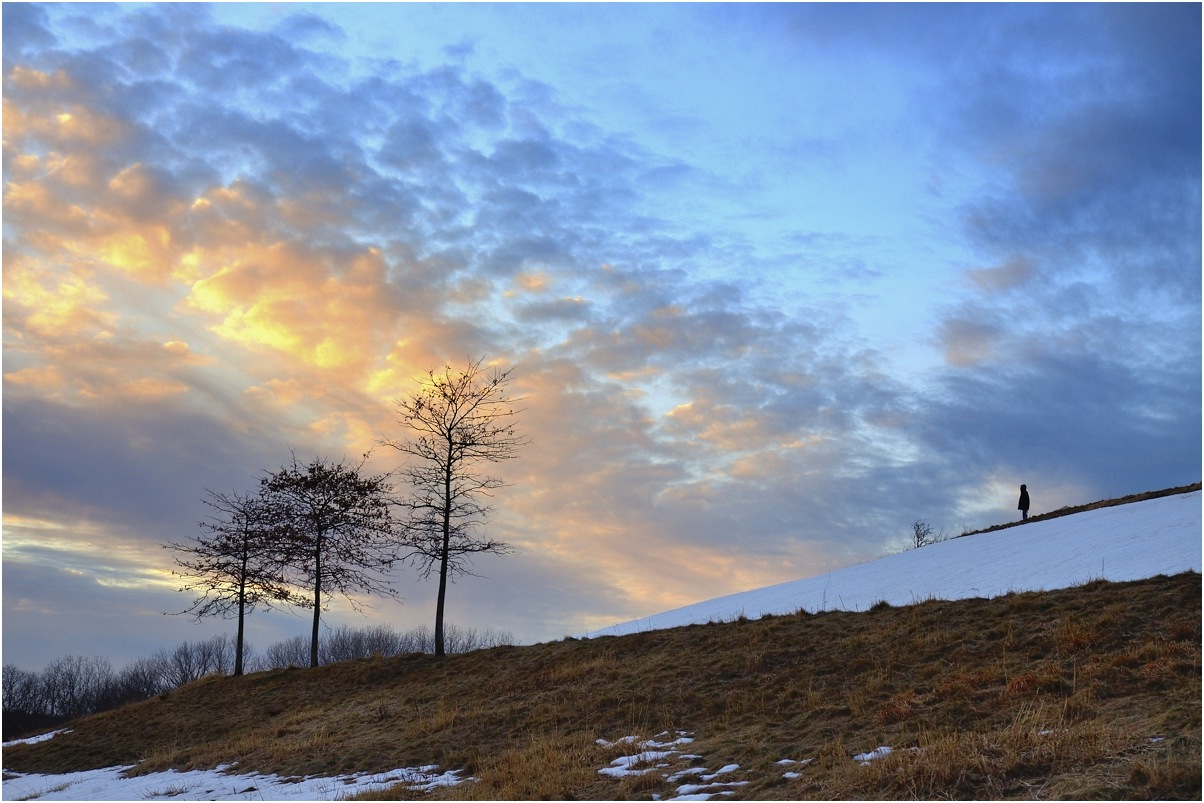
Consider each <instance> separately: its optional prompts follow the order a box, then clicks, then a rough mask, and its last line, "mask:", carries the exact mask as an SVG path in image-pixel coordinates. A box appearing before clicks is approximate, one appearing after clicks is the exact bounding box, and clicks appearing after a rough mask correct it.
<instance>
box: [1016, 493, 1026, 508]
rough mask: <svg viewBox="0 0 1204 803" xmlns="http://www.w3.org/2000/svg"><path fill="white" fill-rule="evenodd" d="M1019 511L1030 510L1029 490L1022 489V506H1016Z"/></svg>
mask: <svg viewBox="0 0 1204 803" xmlns="http://www.w3.org/2000/svg"><path fill="white" fill-rule="evenodd" d="M1016 509H1017V510H1028V490H1027V489H1025V488H1021V489H1020V504H1018V505H1016Z"/></svg>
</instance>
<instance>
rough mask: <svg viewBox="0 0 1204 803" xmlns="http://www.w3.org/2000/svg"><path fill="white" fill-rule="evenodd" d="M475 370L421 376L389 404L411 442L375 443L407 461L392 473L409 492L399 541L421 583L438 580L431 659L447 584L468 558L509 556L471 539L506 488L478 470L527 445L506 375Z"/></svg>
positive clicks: (472, 365) (439, 649)
mask: <svg viewBox="0 0 1204 803" xmlns="http://www.w3.org/2000/svg"><path fill="white" fill-rule="evenodd" d="M481 364H482V360H481V359H477V360H470V361H469V362H468V365H467V366H466V367H465V368H464V369H463V370H461V371H454V370H453V369H452V367H451V366H450V365H445V366H444V367H443V372H442V373H439V374H436V373H435V372H434V371H428V372H427V379H426V381H424V382H423V383H422V384H421V386H420V387H419V388H418V389H417V390H416V391H414V392H413V393H412V394H411V395H409V396H405V397H402V398H400V399H398V400H397V401H396V407H397V411H398V413H399V414H400V423H401V424H402V425H404V426H405V427H406V428H408V429H409V430H411V431H412V432H413V436H412V437H411V438H409V439H406V440H392V439H385V440H384V441H382V442H383V443H384V444H386V445H388V446H391V447H393V448H394V449H397V450H398V451H400V452H402V453H403V454H405V455H406V456H407V457H408V460H407V462H406V464H405V465H404V466H403V467H402V468H400V469H399V470H398V473H399V474H400V475H401V476H402V477H403V478H404V479H405V480H406V481H408V482H409V484H410V486H411V489H412V494H411V496H410V497H408V498H407V499H405V500H403V501H402V503H401V504H402V505H403V507H404V508H405V509H406V511H407V513H408V518H407V520H406V524H405V527H404V530H403V533H404V534H403V539H402V542H403V543H404V545H405V546H406V547H408V548H409V549H411V550H412V552H411V553H410V555H409V556H408V557H409V559H410V560H412V561H413V562H415V563H416V565H417V566H418V568H419V570H420V572H421V574H422V577H423V578H424V579H427V578H429V577H430V576H431V574H432V573H435V572H437V573H438V577H439V591H438V596H437V601H436V605H435V654H436V655H443V654H444V652H445V650H444V626H443V616H444V611H445V608H446V600H447V584H448V580H449V579H454V578H455V577H456V576H458V575H461V574H471V572H470V571H469V570H468V566H469V561H470V559H471V556H472V555H474V554H479V553H485V552H492V553H495V554H508V553H510V552H512V550H511V549H510V547H509V546H508V545H507V544H505V543H503V542H502V541H497V540H494V539H491V538H487V537H484V536H481V535H479V534H478V532H477V530H478V528H479V527H481V525H483V524H484V522H485V520H486V519H487V518H488V516H489V513H490V512H491V508H490V507H489V505H487V504H486V503H485V499H487V498H488V497H489V496H490V494H491V492H492V491H495V490H497V489H498V488H502V487H504V486H505V483H504V482H502V480H500V479H499V478H497V477H493V476H489V475H487V474H485V473H484V466H485V465H487V464H491V463H496V462H499V461H502V460H509V459H512V458H515V457H517V456H518V455H517V452H518V449H519V447H520V446H523V445H525V444H526V443H527V440H526V439H525V438H523V437H521V436H520V435H518V434H517V432H516V430H515V428H514V418H515V416H516V415H517V414H518V412H519V411H518V410H515V409H514V407H513V405H514V403H515V402H516V401H520V399H515V398H511V397H509V395H508V392H509V389H508V385H509V383H510V381H511V371H513V369H509V370H506V371H499V370H493V371H486V370H484V369H483V368H482V365H481Z"/></svg>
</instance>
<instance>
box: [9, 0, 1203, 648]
mask: <svg viewBox="0 0 1204 803" xmlns="http://www.w3.org/2000/svg"><path fill="white" fill-rule="evenodd" d="M3 35H4V43H3V44H4V75H5V83H4V102H5V107H4V131H5V137H4V139H5V145H4V148H5V150H4V160H5V161H4V174H5V176H4V178H5V197H4V369H3V370H4V420H3V423H4V444H3V445H4V489H3V490H4V498H3V505H4V554H3V558H4V563H3V569H4V638H3V646H4V660H5V662H15V663H18V664H20V665H22V666H26V667H30V668H36V667H38V666H40V665H42V664H44V663H46V662H47V661H49V660H51V659H53V658H55V657H57V656H59V655H62V654H65V653H83V654H103V655H107V656H109V657H110V658H111V659H113V660H114V661H115V662H118V663H120V662H121V661H124V660H128V659H130V658H134V657H138V656H141V655H145V654H148V653H150V652H151V651H153V650H154V649H155V648H156V647H158V646H164V645H170V644H174V643H175V642H177V641H180V640H183V639H185V638H198V637H201V636H204V635H208V634H210V633H213V632H218V631H219V630H220V629H222V628H224V627H228V625H227V624H226V623H222V622H210V623H205V624H201V625H189V624H187V623H185V622H182V621H181V620H180V619H179V618H176V617H165V616H163V615H162V612H163V611H167V610H179V609H182V608H184V607H186V604H187V600H184V599H182V596H181V595H178V594H176V593H175V592H174V591H173V589H174V585H175V582H176V581H175V580H174V579H173V578H171V577H170V575H169V574H167V570H168V569H169V568H170V556H168V555H167V554H166V553H165V552H164V551H163V550H161V549H160V548H159V547H158V544H160V543H162V542H164V541H168V540H177V541H178V540H179V539H180V538H181V537H187V536H188V535H190V534H194V533H196V532H197V530H196V521H197V520H198V519H199V518H200V517H201V516H202V515H203V513H204V510H203V505H202V504H201V502H200V500H201V498H202V497H203V495H204V489H205V488H212V489H215V490H219V491H235V490H246V489H248V488H249V487H253V485H254V483H255V481H256V478H257V477H258V476H259V475H260V474H261V473H262V472H264V471H266V470H270V469H273V468H275V467H277V466H279V465H280V464H281V463H283V462H285V461H287V460H288V459H289V450H290V449H292V450H295V451H296V452H297V453H298V454H299V455H305V454H323V455H327V456H331V457H336V458H337V457H340V456H342V455H344V454H352V455H354V454H358V453H360V452H361V451H363V450H364V449H366V448H369V447H371V446H372V445H373V444H374V443H376V442H377V441H378V440H379V439H381V438H382V437H385V436H389V437H396V436H397V435H399V434H400V432H399V429H398V426H397V423H396V420H395V416H394V415H393V407H392V401H393V400H394V399H396V398H397V397H398V396H400V395H402V394H404V393H406V392H408V391H409V390H411V389H412V387H413V383H414V381H415V379H416V378H417V377H419V376H421V375H422V374H423V373H425V371H426V370H427V369H429V368H434V367H437V366H439V365H440V364H442V363H443V362H444V361H448V360H450V361H453V362H455V361H461V362H462V361H463V359H464V358H465V357H466V356H468V355H472V356H482V355H487V356H488V358H489V359H490V360H491V361H495V362H496V363H497V364H498V365H504V366H514V368H515V376H516V377H517V380H516V383H517V387H516V390H518V391H519V392H521V393H523V394H524V395H526V396H527V402H526V404H527V409H526V411H525V413H524V416H523V420H522V422H521V425H522V427H523V429H524V431H525V433H526V434H527V435H529V437H530V438H531V441H532V442H531V445H530V446H529V447H527V448H526V449H525V450H524V453H523V455H522V457H521V459H519V460H518V461H514V462H512V463H509V464H507V465H505V466H504V474H505V478H506V479H507V480H508V481H509V482H510V483H511V487H510V488H509V489H508V490H507V491H506V492H504V493H503V494H501V495H499V497H498V499H497V514H496V516H495V518H494V519H493V521H492V522H491V524H490V527H491V531H492V533H493V534H494V535H497V536H499V537H502V538H504V539H505V540H507V541H509V542H510V543H512V544H513V545H514V546H515V547H516V548H517V551H518V554H516V555H515V556H512V557H509V558H505V559H500V558H497V559H490V558H486V559H482V561H481V562H480V563H479V564H478V566H477V571H478V572H479V573H480V574H481V575H483V576H482V577H479V578H466V579H465V580H463V581H462V582H461V583H459V584H458V585H457V586H455V587H454V588H453V589H452V591H451V595H450V597H449V604H450V609H449V619H451V620H452V621H456V622H458V623H460V624H464V625H475V626H478V627H494V628H497V629H503V630H509V631H511V632H512V633H514V634H515V636H516V637H517V638H518V639H519V640H521V641H534V640H543V639H549V638H558V637H560V636H562V635H565V634H573V633H581V632H585V631H587V630H592V629H597V628H599V627H602V626H605V625H606V624H609V623H612V622H616V621H625V620H628V619H631V618H635V617H637V616H642V615H647V614H649V613H654V612H657V611H661V610H665V609H668V608H672V607H677V606H680V605H684V604H688V603H691V602H695V601H697V600H700V599H706V598H710V597H714V596H718V595H721V594H728V593H733V592H736V591H741V590H745V589H749V588H755V587H760V586H764V585H768V584H771V583H777V582H782V581H785V580H791V579H796V578H800V577H807V576H812V575H815V574H818V573H822V572H825V571H829V570H832V569H835V568H839V567H842V566H846V565H849V564H851V563H855V562H857V561H861V560H866V559H869V558H872V557H876V556H878V555H881V554H884V553H885V552H889V551H891V550H894V549H897V548H900V547H901V546H902V545H903V543H904V542H905V541H906V539H907V537H908V535H909V533H910V528H911V523H912V522H913V521H915V520H916V519H919V518H922V519H925V520H927V521H928V522H930V523H931V524H932V525H933V526H934V528H937V529H944V530H946V531H948V532H960V531H961V530H963V529H967V528H973V527H978V526H983V525H987V524H991V523H996V522H999V521H1004V520H1008V519H1010V518H1013V517H1014V516H1015V511H1014V508H1015V496H1016V492H1017V486H1018V485H1019V484H1020V483H1021V482H1024V483H1027V484H1028V486H1029V489H1030V491H1031V492H1032V495H1033V506H1034V511H1035V512H1040V511H1042V510H1051V509H1056V508H1058V507H1062V506H1064V505H1069V504H1076V503H1081V502H1085V501H1091V500H1094V499H1098V498H1102V497H1107V496H1117V495H1123V494H1126V493H1131V492H1136V491H1142V490H1149V489H1154V488H1162V487H1168V486H1172V485H1181V484H1185V483H1189V482H1194V481H1196V480H1198V479H1199V478H1200V443H1201V431H1200V420H1201V411H1200V399H1201V386H1200V373H1201V372H1200V366H1201V353H1200V342H1201V341H1200V332H1201V296H1200V277H1201V271H1200V266H1201V253H1200V244H1201V207H1200V176H1201V162H1200V152H1201V151H1200V142H1201V130H1200V120H1201V106H1200V98H1201V86H1200V65H1201V54H1200V40H1201V36H1200V11H1199V7H1198V6H1195V5H1191V4H1171V5H1160V4H1134V5H1128V4H1101V5H1095V4H1055V5H1046V4H1017V5H994V4H972V5H952V4H938V5H908V4H887V5H845V4H823V5H810V4H797V5H796V4H767V5H755V4H732V5H726V4H725V5H720V4H698V5H695V4H633V5H614V4H597V5H594V4H572V5H559V4H529V5H527V4H517V5H495V4H475V3H474V4H429V5H428V4H367V5H359V4H339V3H335V4H272V5H266V4H265V5H258V4H234V3H231V4H216V5H213V6H206V5H202V4H144V5H128V6H97V5H93V4H89V5H88V6H87V8H83V7H81V6H72V5H56V4H36V3H35V4H6V5H5V6H4V34H3ZM391 459H393V458H392V457H391V456H390V455H388V454H385V453H384V452H382V451H379V450H378V451H377V452H376V453H375V455H374V458H373V460H374V463H375V465H377V466H378V467H379V468H380V469H381V470H388V469H390V468H392V467H393V466H392V465H390V463H389V461H390V460H391ZM397 583H398V586H399V589H400V590H401V593H402V596H403V597H404V602H403V603H401V604H398V603H394V602H387V601H377V602H374V603H373V604H374V606H375V607H374V609H373V610H372V612H371V613H370V615H369V617H368V618H364V617H360V616H358V615H357V614H354V613H352V612H351V611H350V609H349V608H337V609H335V610H333V611H332V612H331V615H330V617H329V620H330V621H331V622H332V623H338V622H347V623H352V624H367V623H369V622H378V621H384V622H390V623H393V624H394V625H396V626H397V627H398V628H401V629H404V628H407V627H410V626H413V625H417V624H423V623H427V622H429V620H430V618H431V611H432V602H431V598H432V596H433V589H432V588H431V587H430V585H429V584H424V583H421V582H420V581H418V579H417V578H416V577H414V576H409V575H407V574H405V573H404V572H401V573H399V574H398V576H397ZM304 629H305V626H304V618H303V617H299V618H294V617H290V616H287V615H282V614H271V615H260V614H256V615H255V616H254V617H253V622H252V640H253V641H254V642H256V643H258V644H260V645H261V646H266V645H267V644H268V643H270V642H271V641H274V640H277V639H279V638H283V637H287V636H291V635H294V634H296V633H300V632H303V631H304Z"/></svg>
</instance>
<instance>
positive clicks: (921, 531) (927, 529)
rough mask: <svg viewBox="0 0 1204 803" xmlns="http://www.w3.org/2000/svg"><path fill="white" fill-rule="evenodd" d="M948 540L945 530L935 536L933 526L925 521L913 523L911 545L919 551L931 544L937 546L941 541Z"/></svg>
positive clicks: (918, 520) (920, 520) (919, 520)
mask: <svg viewBox="0 0 1204 803" xmlns="http://www.w3.org/2000/svg"><path fill="white" fill-rule="evenodd" d="M946 540H948V536H947V535H945V531H944V530H941V531H940V532H939V533H936V534H935V535H934V534H933V532H932V525H931V524H929V523H928V522H926V521H924V520H923V519H917V520H916V521H914V522H912V525H911V545H912V547H914V548H916V549H919V548H920V547H922V546H928V545H929V544H935V543H937V542H939V541H946Z"/></svg>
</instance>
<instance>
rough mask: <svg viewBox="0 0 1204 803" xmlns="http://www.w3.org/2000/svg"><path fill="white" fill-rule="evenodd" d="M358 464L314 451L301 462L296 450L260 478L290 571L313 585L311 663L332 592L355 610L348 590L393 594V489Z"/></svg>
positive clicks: (315, 658) (305, 584) (301, 581)
mask: <svg viewBox="0 0 1204 803" xmlns="http://www.w3.org/2000/svg"><path fill="white" fill-rule="evenodd" d="M365 459H366V456H365ZM363 466H364V461H360V463H359V464H358V465H349V464H347V463H346V462H345V461H343V462H339V463H332V462H328V461H326V460H323V459H322V458H318V457H316V458H314V459H313V460H311V461H310V462H309V464H308V465H304V466H302V465H300V464H298V463H297V458H296V456H295V455H294V456H293V461H292V465H291V466H281V468H280V470H278V471H276V472H274V473H272V474H270V475H268V476H267V477H264V478H263V479H262V480H261V490H262V493H263V496H264V498H265V499H267V500H268V502H269V504H270V506H271V510H272V515H273V518H274V525H275V529H276V532H277V534H278V536H279V538H280V540H281V544H282V547H283V549H284V550H285V552H286V555H287V557H286V562H287V564H288V570H289V573H290V577H291V578H292V579H293V581H294V582H295V583H296V584H297V585H299V586H302V587H304V588H307V589H310V590H311V592H312V597H311V599H310V600H309V601H308V603H307V607H312V608H313V610H314V617H313V633H312V637H311V639H310V666H317V665H318V626H319V623H320V620H321V616H322V611H323V610H325V609H326V605H327V598H328V596H329V594H330V593H331V592H338V593H339V594H342V595H343V596H344V597H345V598H346V599H347V600H348V601H349V602H350V603H351V604H352V606H353V607H355V608H356V609H359V608H360V603H359V602H358V601H357V600H356V599H355V597H353V596H352V594H353V593H354V592H357V591H362V592H366V593H370V594H386V595H389V596H393V595H394V593H395V592H394V590H393V588H392V587H391V586H390V585H389V582H388V580H387V579H386V578H385V577H384V576H383V575H384V573H385V572H386V571H387V570H388V569H389V568H390V567H391V566H392V565H393V563H394V561H395V560H396V558H395V556H394V548H395V545H396V541H395V537H394V536H395V533H394V524H393V519H392V516H391V515H390V512H389V504H390V501H391V496H390V494H391V491H392V488H391V487H390V485H389V482H388V477H387V476H386V475H377V476H365V475H363V474H362V473H361V472H362V469H363Z"/></svg>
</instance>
